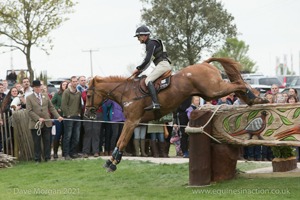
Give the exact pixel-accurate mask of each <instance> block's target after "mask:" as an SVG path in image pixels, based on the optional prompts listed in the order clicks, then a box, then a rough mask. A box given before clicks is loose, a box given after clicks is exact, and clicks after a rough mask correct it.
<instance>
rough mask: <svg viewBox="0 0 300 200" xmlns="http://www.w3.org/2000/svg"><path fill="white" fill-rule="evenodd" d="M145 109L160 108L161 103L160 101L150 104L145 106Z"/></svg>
mask: <svg viewBox="0 0 300 200" xmlns="http://www.w3.org/2000/svg"><path fill="white" fill-rule="evenodd" d="M144 109H145V110H159V109H160V104H158V103H153V104H152V105H150V106H147V107H146V108H144Z"/></svg>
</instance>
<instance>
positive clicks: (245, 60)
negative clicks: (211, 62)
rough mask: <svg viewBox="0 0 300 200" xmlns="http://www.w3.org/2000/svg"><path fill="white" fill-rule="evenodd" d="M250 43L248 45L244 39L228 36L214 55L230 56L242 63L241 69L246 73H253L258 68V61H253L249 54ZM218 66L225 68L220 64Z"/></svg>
mask: <svg viewBox="0 0 300 200" xmlns="http://www.w3.org/2000/svg"><path fill="white" fill-rule="evenodd" d="M248 50H249V45H246V44H245V42H244V41H242V40H240V41H239V40H238V39H237V38H227V39H226V43H225V44H224V46H223V47H222V48H221V50H219V51H218V52H217V53H215V54H214V57H229V58H232V59H234V60H236V61H238V62H239V63H240V64H241V71H242V72H244V73H253V72H255V71H256V70H257V67H255V65H256V63H255V62H254V61H252V60H251V59H250V58H249V57H248V56H247V53H248ZM216 66H217V67H218V68H219V69H221V70H223V68H222V67H221V66H220V65H217V64H216Z"/></svg>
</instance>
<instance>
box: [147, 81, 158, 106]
mask: <svg viewBox="0 0 300 200" xmlns="http://www.w3.org/2000/svg"><path fill="white" fill-rule="evenodd" d="M147 87H148V90H149V92H150V95H151V98H152V105H150V106H148V107H146V108H145V110H152V109H153V110H159V109H160V104H159V103H158V99H157V94H156V90H155V87H154V84H153V82H152V81H149V82H148V85H147Z"/></svg>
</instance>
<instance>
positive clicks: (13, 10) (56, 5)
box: [0, 0, 76, 81]
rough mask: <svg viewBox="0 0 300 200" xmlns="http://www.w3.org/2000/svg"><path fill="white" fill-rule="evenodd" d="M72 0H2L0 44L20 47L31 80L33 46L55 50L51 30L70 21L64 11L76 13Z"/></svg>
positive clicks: (0, 45) (0, 3) (46, 51)
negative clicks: (50, 34)
mask: <svg viewBox="0 0 300 200" xmlns="http://www.w3.org/2000/svg"><path fill="white" fill-rule="evenodd" d="M75 5H76V3H73V2H72V1H71V0H9V1H1V2H0V39H2V38H5V39H6V40H3V39H2V40H1V41H2V42H1V41H0V47H10V48H16V49H17V50H20V51H21V52H22V53H23V54H24V55H25V57H26V64H27V68H28V70H29V74H30V81H32V80H33V78H34V72H33V69H32V65H31V48H32V47H33V46H36V47H38V48H40V49H42V50H43V51H44V52H45V53H47V54H48V53H49V52H48V50H51V49H52V47H53V46H52V39H51V37H50V36H49V33H50V32H51V31H52V30H54V29H56V28H58V27H59V26H60V25H61V24H62V22H64V21H66V20H68V18H66V17H65V14H68V13H71V12H73V10H72V8H73V7H74V6H75Z"/></svg>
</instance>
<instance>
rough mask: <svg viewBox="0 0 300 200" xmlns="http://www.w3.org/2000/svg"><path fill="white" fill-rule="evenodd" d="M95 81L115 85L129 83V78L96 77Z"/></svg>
mask: <svg viewBox="0 0 300 200" xmlns="http://www.w3.org/2000/svg"><path fill="white" fill-rule="evenodd" d="M94 80H95V81H96V82H98V83H99V82H105V83H115V82H124V81H127V80H128V78H126V77H123V76H108V77H101V76H95V77H94Z"/></svg>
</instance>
